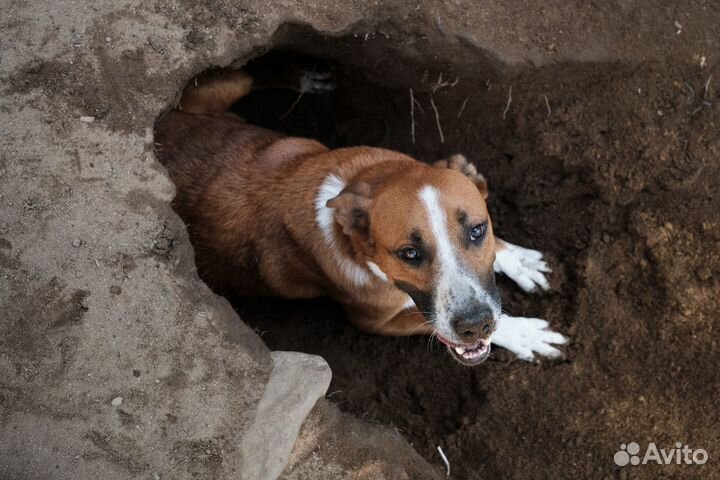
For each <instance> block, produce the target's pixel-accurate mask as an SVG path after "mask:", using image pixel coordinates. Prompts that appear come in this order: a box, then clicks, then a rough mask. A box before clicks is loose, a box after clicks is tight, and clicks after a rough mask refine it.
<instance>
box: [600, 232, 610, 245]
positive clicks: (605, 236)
mask: <svg viewBox="0 0 720 480" xmlns="http://www.w3.org/2000/svg"><path fill="white" fill-rule="evenodd" d="M610 240H611V239H610V234H609V233H607V232H604V233H603V234H602V241H603V243H610Z"/></svg>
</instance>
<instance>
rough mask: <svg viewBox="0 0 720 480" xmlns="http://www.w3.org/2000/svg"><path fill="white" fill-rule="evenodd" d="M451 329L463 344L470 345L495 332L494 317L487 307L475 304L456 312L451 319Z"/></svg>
mask: <svg viewBox="0 0 720 480" xmlns="http://www.w3.org/2000/svg"><path fill="white" fill-rule="evenodd" d="M452 328H453V330H454V331H455V333H456V334H457V336H458V337H460V338H461V339H462V340H463V341H464V342H468V343H472V342H475V341H476V340H478V339H480V338H485V337H487V336H488V335H490V334H491V333H492V332H493V331H494V330H495V316H494V315H493V312H492V310H491V309H490V307H489V306H488V305H485V304H476V305H473V307H472V308H469V309H466V310H463V311H461V312H458V313H457V314H456V315H455V316H454V317H453V319H452Z"/></svg>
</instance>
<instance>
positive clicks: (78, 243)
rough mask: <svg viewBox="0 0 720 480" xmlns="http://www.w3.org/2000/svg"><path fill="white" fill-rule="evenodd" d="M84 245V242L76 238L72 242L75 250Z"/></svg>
mask: <svg viewBox="0 0 720 480" xmlns="http://www.w3.org/2000/svg"><path fill="white" fill-rule="evenodd" d="M81 245H82V240H80V239H79V238H74V239H73V241H72V246H73V247H75V248H79V247H80V246H81Z"/></svg>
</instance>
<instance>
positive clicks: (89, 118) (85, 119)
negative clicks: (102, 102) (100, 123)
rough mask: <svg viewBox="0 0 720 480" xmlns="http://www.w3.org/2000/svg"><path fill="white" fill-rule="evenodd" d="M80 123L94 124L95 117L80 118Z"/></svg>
mask: <svg viewBox="0 0 720 480" xmlns="http://www.w3.org/2000/svg"><path fill="white" fill-rule="evenodd" d="M80 121H81V122H83V123H93V122H94V121H95V117H91V116H90V115H87V116H82V117H80Z"/></svg>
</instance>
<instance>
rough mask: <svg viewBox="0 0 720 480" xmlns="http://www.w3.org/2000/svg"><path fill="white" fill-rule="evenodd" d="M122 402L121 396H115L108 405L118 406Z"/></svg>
mask: <svg viewBox="0 0 720 480" xmlns="http://www.w3.org/2000/svg"><path fill="white" fill-rule="evenodd" d="M122 402H123V399H122V397H115V398H113V399H112V401H111V402H110V405H112V406H113V407H119V406H120V405H122Z"/></svg>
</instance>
